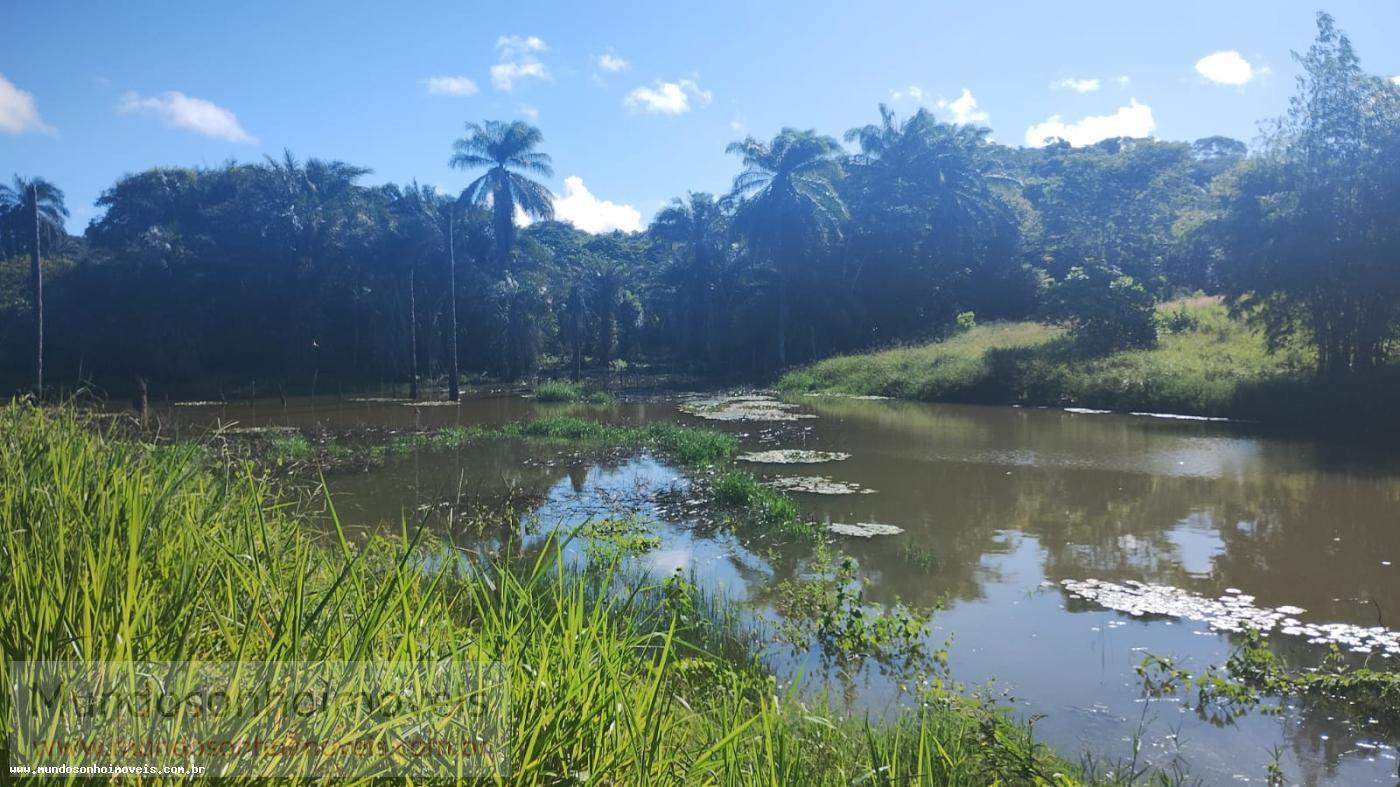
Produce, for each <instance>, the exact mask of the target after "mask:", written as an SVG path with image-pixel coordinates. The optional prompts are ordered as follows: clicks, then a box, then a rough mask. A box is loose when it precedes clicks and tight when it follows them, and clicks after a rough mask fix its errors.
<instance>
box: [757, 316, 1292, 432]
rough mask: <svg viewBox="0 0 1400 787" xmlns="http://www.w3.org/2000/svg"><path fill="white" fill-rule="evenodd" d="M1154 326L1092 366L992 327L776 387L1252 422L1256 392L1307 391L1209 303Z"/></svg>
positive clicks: (845, 359)
mask: <svg viewBox="0 0 1400 787" xmlns="http://www.w3.org/2000/svg"><path fill="white" fill-rule="evenodd" d="M1159 315H1160V316H1161V322H1162V326H1163V329H1162V331H1161V335H1160V341H1159V342H1158V346H1157V347H1155V348H1153V349H1148V350H1130V351H1124V352H1116V353H1111V354H1109V355H1101V356H1095V355H1089V354H1085V353H1083V352H1082V351H1080V349H1079V348H1078V347H1076V346H1075V344H1074V343H1073V342H1072V341H1071V340H1070V338H1069V337H1068V336H1067V335H1066V334H1065V333H1064V332H1063V331H1062V330H1061V329H1059V328H1055V327H1051V326H1046V325H1040V324H1036V323H995V324H988V325H980V326H977V327H975V328H972V329H971V330H969V331H966V332H964V333H961V334H959V335H957V336H954V337H952V338H950V339H947V340H945V341H941V342H934V343H931V344H926V345H920V346H913V347H902V348H896V349H891V350H884V351H880V352H874V353H868V354H863V355H848V356H840V357H835V358H828V359H826V360H823V361H820V362H818V363H816V364H813V365H812V366H809V367H807V368H805V369H800V370H797V371H794V372H791V373H789V374H787V375H785V376H784V377H783V378H782V379H781V380H780V381H779V387H780V388H782V389H783V390H785V391H788V392H812V391H816V392H827V393H844V394H857V395H879V396H893V397H897V398H903V399H919V400H926V401H948V402H977V403H993V404H1044V405H1060V406H1068V405H1076V406H1080V407H1094V408H1102V409H1112V410H1133V411H1156V412H1179V413H1193V414H1199V415H1225V416H1236V417H1250V416H1252V415H1257V414H1259V413H1260V412H1261V411H1264V410H1265V408H1266V407H1267V405H1265V404H1262V403H1261V402H1260V399H1261V398H1262V397H1261V396H1260V394H1259V391H1261V390H1263V389H1267V388H1273V389H1277V388H1278V387H1279V386H1280V385H1283V386H1288V385H1293V386H1294V387H1296V388H1303V387H1305V386H1306V385H1308V384H1310V373H1311V372H1310V370H1311V366H1312V359H1311V356H1310V354H1309V352H1308V351H1307V350H1306V349H1305V348H1302V347H1298V346H1292V347H1286V348H1282V349H1281V350H1280V351H1279V352H1276V353H1270V352H1269V351H1268V347H1267V344H1266V342H1265V339H1264V336H1263V335H1262V334H1261V333H1260V332H1259V331H1257V330H1255V329H1254V328H1252V327H1250V326H1249V325H1247V324H1246V323H1245V322H1243V321H1241V320H1237V319H1232V318H1231V317H1230V316H1229V314H1228V312H1227V310H1226V308H1225V306H1224V305H1222V304H1220V303H1219V302H1217V301H1216V300H1214V299H1210V298H1195V299H1191V300H1187V301H1181V302H1176V303H1171V304H1164V305H1163V306H1161V307H1159ZM1296 393H1297V392H1295V394H1296Z"/></svg>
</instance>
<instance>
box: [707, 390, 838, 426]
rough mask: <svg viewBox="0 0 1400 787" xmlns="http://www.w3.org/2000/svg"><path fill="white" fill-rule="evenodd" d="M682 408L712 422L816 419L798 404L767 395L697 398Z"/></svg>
mask: <svg viewBox="0 0 1400 787" xmlns="http://www.w3.org/2000/svg"><path fill="white" fill-rule="evenodd" d="M680 411H681V412H683V413H687V414H689V415H693V416H696V417H697V418H705V419H707V420H710V421H797V420H800V419H804V418H816V416H815V415H812V414H811V413H803V412H798V411H797V406H796V405H794V404H789V403H788V402H784V401H782V400H780V399H776V398H774V397H772V396H767V395H765V394H731V395H722V396H709V397H695V398H690V399H687V400H686V401H684V402H682V403H681V405H680Z"/></svg>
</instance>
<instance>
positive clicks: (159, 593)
mask: <svg viewBox="0 0 1400 787" xmlns="http://www.w3.org/2000/svg"><path fill="white" fill-rule="evenodd" d="M572 428H573V427H559V426H558V425H556V426H555V428H551V429H547V430H543V431H546V432H549V433H551V434H561V433H569V434H575V436H577V432H576V430H575V431H573V432H571V431H570V430H571V429H572ZM541 429H542V428H541ZM527 431H528V429H527ZM696 431H699V430H696ZM0 435H3V440H0V481H3V488H4V489H5V490H7V491H6V495H5V500H4V505H3V506H0V524H2V525H3V535H0V549H3V550H4V552H5V555H6V560H7V562H8V563H9V565H10V566H11V571H10V573H9V575H8V578H7V579H6V580H5V586H6V587H5V592H4V593H3V594H0V596H2V597H0V640H3V642H4V646H5V657H6V664H5V665H4V666H3V669H5V670H6V675H5V678H6V681H7V682H8V680H9V674H8V669H9V666H8V662H9V661H11V660H28V661H35V660H46V659H47V660H53V659H64V660H72V659H80V660H85V661H117V660H136V661H143V660H148V661H163V660H192V659H193V660H223V661H240V662H242V661H246V662H255V661H272V660H279V659H294V660H314V659H336V658H342V659H343V658H345V657H346V656H347V654H354V656H355V657H357V658H363V659H375V658H379V659H389V658H392V659H395V660H400V661H423V660H434V659H440V658H444V657H449V656H456V657H469V658H473V659H489V660H495V661H499V662H500V663H501V664H503V665H504V667H505V669H506V670H507V681H508V686H509V691H510V702H511V707H512V708H513V709H515V711H516V712H515V713H514V715H513V717H512V719H511V725H512V726H511V729H510V738H511V740H510V743H509V748H510V761H511V762H512V763H513V764H514V769H513V771H512V772H511V773H510V774H509V775H508V776H507V775H505V774H501V775H498V776H497V777H496V778H495V779H494V781H495V782H497V783H505V782H507V781H508V782H509V783H513V784H515V783H520V784H527V783H557V782H559V781H570V780H576V779H578V778H581V776H582V775H583V774H588V775H589V777H590V778H597V779H605V780H609V781H611V782H613V783H657V782H667V783H710V784H759V783H763V784H791V783H797V782H799V781H800V782H802V783H805V784H815V783H829V784H849V783H855V782H860V781H870V782H871V783H875V784H967V785H974V784H975V785H981V784H987V783H992V782H999V783H1008V784H1022V783H1026V784H1029V783H1034V784H1072V783H1078V782H1079V779H1080V778H1081V777H1082V773H1081V771H1080V769H1078V768H1076V767H1075V766H1073V765H1071V764H1069V763H1068V762H1066V761H1064V760H1062V759H1060V758H1058V757H1057V756H1056V755H1054V754H1053V753H1051V752H1050V751H1049V750H1048V749H1047V748H1046V747H1044V746H1043V745H1040V744H1036V743H1034V740H1033V735H1032V731H1031V727H1030V725H1029V724H1026V723H1022V722H1019V721H1016V720H1015V719H1013V718H1012V717H1011V716H1010V715H1009V714H1008V712H1007V711H1006V710H1005V709H1004V708H1000V707H998V706H996V705H995V704H993V703H991V702H990V701H989V700H986V699H979V698H976V697H974V696H972V695H969V694H966V693H964V692H960V691H958V690H956V689H955V688H953V687H952V686H948V685H945V684H943V683H942V682H935V684H934V685H931V686H929V687H927V688H925V689H923V690H922V695H921V696H920V697H918V698H916V701H915V702H913V703H911V705H910V707H908V708H907V709H906V710H904V711H903V712H901V713H899V714H896V715H893V716H892V717H890V718H887V719H883V720H875V719H867V718H860V717H857V716H854V715H851V714H849V713H844V712H842V711H840V710H838V709H836V708H835V707H833V706H832V705H831V704H829V703H828V702H826V701H824V700H823V699H822V698H821V697H815V698H813V697H806V696H804V695H802V694H801V693H800V692H799V691H798V689H797V688H796V687H795V686H791V685H789V686H786V687H784V686H781V685H780V684H779V682H778V681H777V679H776V678H775V676H774V675H773V674H772V673H771V672H770V671H769V670H768V668H767V667H766V665H765V663H764V660H763V658H762V656H761V655H760V654H759V653H758V651H757V650H756V648H755V647H754V645H753V642H752V632H748V631H745V630H744V629H743V627H742V626H741V625H740V624H739V623H737V616H736V614H735V613H734V607H733V605H732V604H730V603H729V602H727V601H725V600H724V599H721V598H716V597H708V596H704V595H703V594H702V593H701V591H700V590H698V589H697V588H695V587H694V586H693V585H690V584H689V583H688V582H686V581H685V580H684V579H683V578H682V577H679V576H678V577H673V578H671V579H663V580H658V579H656V578H653V577H648V576H644V575H641V574H636V573H629V569H627V568H625V567H623V566H621V565H619V564H618V563H616V562H614V563H612V564H606V565H596V564H589V565H585V566H577V565H573V564H571V563H569V562H568V561H564V560H562V558H561V556H560V555H561V547H560V545H559V543H558V542H557V541H550V542H547V543H546V544H545V545H544V546H543V547H541V548H537V549H533V550H526V549H524V548H520V547H518V546H517V547H513V548H508V549H505V550H503V553H502V555H500V556H496V557H493V558H489V559H487V558H482V559H480V560H479V561H473V564H472V565H471V566H464V565H463V564H462V562H461V561H462V560H463V559H464V558H462V557H461V553H460V552H458V551H457V550H454V549H453V545H452V544H450V543H447V542H444V541H441V540H439V538H438V537H437V536H435V535H433V534H431V533H430V532H429V531H428V528H426V527H425V526H423V525H421V524H419V525H415V524H414V523H411V522H407V521H405V522H404V525H403V528H402V531H401V533H399V534H398V535H393V536H385V535H380V536H372V537H370V538H369V539H368V540H366V541H364V542H358V541H357V542H354V543H352V542H351V540H349V539H348V538H347V537H346V532H345V530H344V529H343V527H342V526H341V524H340V521H339V519H338V518H336V517H335V514H334V507H333V506H330V507H329V510H330V515H331V519H332V524H333V528H332V529H331V530H330V531H329V532H325V531H318V530H317V529H315V528H311V527H307V526H304V522H303V514H302V513H300V512H299V511H298V510H297V509H296V508H295V507H294V506H290V505H288V504H285V503H279V502H277V496H276V494H275V490H276V487H275V485H274V483H273V482H272V481H271V480H269V479H267V478H259V477H257V476H256V475H255V474H254V473H253V472H252V468H251V467H250V466H249V465H248V464H247V463H245V462H242V461H239V460H230V459H229V458H227V457H223V456H221V455H219V454H218V453H216V452H214V451H204V450H200V449H199V447H198V446H197V445H194V444H190V443H180V444H174V445H152V444H149V443H143V442H140V441H137V440H134V439H132V438H131V437H129V436H122V435H120V434H119V433H118V431H117V430H116V429H114V428H112V427H99V426H95V425H93V424H90V423H86V422H84V421H83V420H82V418H81V417H80V416H79V415H78V414H76V413H75V412H74V411H72V410H71V409H40V408H35V407H32V406H27V405H23V404H12V405H10V406H8V407H7V408H5V409H4V410H2V411H0ZM584 437H587V436H586V435H585V436H584ZM654 439H657V440H658V442H664V440H662V439H660V438H654ZM716 444H717V443H716ZM730 451H731V452H732V448H731V449H730ZM686 455H688V456H691V457H692V459H701V458H702V457H701V456H700V455H699V454H686ZM35 522H45V523H48V524H50V525H51V526H52V531H51V532H45V533H43V534H42V536H41V535H40V534H38V533H36V532H35V530H34V523H35ZM444 556H451V558H452V559H447V560H443V559H441V558H442V557H444ZM53 577H65V578H67V581H65V582H62V583H58V584H55V583H54V582H53V581H52V578H53ZM408 610H411V611H412V613H411V614H400V612H401V611H408ZM580 635H583V636H586V638H587V640H588V643H587V647H579V646H578V642H577V638H578V637H579V636H580ZM8 701H9V697H8V695H6V696H5V698H4V699H3V700H0V702H6V703H8ZM4 710H5V712H4V713H0V718H4V719H5V720H6V723H7V724H8V723H9V721H8V720H9V712H8V709H4ZM5 732H6V733H8V732H9V730H8V729H7V730H6V731H5ZM297 756H304V755H297ZM313 766H314V764H313ZM814 780H815V781H814Z"/></svg>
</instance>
